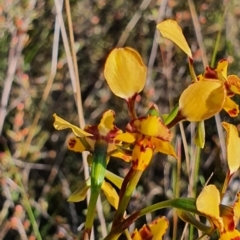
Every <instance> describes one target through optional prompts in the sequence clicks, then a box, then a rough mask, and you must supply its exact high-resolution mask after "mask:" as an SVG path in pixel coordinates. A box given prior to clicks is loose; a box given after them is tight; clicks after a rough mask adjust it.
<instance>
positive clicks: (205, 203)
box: [196, 185, 224, 232]
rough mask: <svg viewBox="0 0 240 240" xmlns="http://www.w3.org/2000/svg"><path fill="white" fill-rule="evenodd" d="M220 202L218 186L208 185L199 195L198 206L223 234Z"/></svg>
mask: <svg viewBox="0 0 240 240" xmlns="http://www.w3.org/2000/svg"><path fill="white" fill-rule="evenodd" d="M220 201H221V200H220V193H219V191H218V189H217V188H216V186H215V185H208V186H206V187H204V188H203V190H202V192H201V193H200V194H199V196H198V198H197V201H196V206H197V210H198V211H199V212H201V213H202V214H204V215H205V216H206V217H207V218H210V219H211V220H212V222H213V223H214V225H215V226H216V227H217V228H218V229H219V231H220V232H223V230H224V225H223V220H222V218H221V217H220V210H219V205H220Z"/></svg>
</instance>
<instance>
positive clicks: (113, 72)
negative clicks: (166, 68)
mask: <svg viewBox="0 0 240 240" xmlns="http://www.w3.org/2000/svg"><path fill="white" fill-rule="evenodd" d="M146 71H147V68H146V66H145V64H144V63H143V60H142V58H141V56H140V55H139V54H138V53H137V52H136V51H135V50H134V49H132V48H116V49H114V50H113V51H112V52H111V53H110V54H109V56H108V58H107V61H106V63H105V68H104V76H105V78H106V80H107V83H108V85H109V87H110V89H111V90H112V92H113V93H114V94H115V95H116V96H118V97H121V98H124V99H126V100H127V99H129V98H131V97H132V96H134V95H135V94H136V93H139V92H141V91H142V90H143V87H144V85H145V82H146Z"/></svg>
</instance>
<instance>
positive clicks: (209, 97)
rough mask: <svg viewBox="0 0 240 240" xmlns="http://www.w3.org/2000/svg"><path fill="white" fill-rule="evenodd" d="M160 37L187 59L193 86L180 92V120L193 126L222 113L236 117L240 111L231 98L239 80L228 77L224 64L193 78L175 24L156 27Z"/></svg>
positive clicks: (238, 91)
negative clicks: (189, 122) (182, 52)
mask: <svg viewBox="0 0 240 240" xmlns="http://www.w3.org/2000/svg"><path fill="white" fill-rule="evenodd" d="M157 28H158V29H159V31H160V33H161V34H162V35H163V36H164V37H166V38H168V39H170V40H171V41H173V42H174V43H175V44H176V45H178V46H179V47H180V48H181V49H182V50H183V51H184V52H185V53H186V54H187V55H188V57H189V66H190V71H191V75H192V77H193V79H192V80H193V83H192V84H190V85H189V86H188V88H187V89H185V90H184V91H183V93H182V94H181V96H180V99H179V114H178V116H177V117H178V118H179V120H184V119H186V120H189V121H193V122H198V121H202V120H205V119H208V118H210V117H212V116H214V115H215V114H217V113H218V112H220V111H221V110H222V109H224V110H226V111H227V112H228V114H229V115H230V116H231V117H235V116H237V115H238V113H239V108H238V105H237V104H236V103H234V102H233V101H232V100H231V99H230V97H232V96H233V95H234V94H240V79H239V78H238V77H237V76H236V75H230V76H227V66H228V63H227V61H226V60H221V61H220V62H219V63H218V65H217V68H216V69H212V68H210V67H207V68H206V71H205V73H204V74H203V75H200V76H199V77H198V78H197V77H196V75H195V72H194V69H193V64H192V53H191V50H190V48H189V46H188V44H187V41H186V39H185V37H184V36H183V33H182V30H181V28H180V27H179V25H178V24H177V22H176V21H173V20H166V21H164V22H161V23H159V24H158V25H157Z"/></svg>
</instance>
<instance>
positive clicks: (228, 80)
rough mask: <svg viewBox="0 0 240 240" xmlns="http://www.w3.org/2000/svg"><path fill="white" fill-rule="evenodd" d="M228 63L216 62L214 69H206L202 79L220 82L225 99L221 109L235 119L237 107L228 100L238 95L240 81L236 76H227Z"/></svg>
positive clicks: (225, 61)
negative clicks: (222, 85) (223, 88)
mask: <svg viewBox="0 0 240 240" xmlns="http://www.w3.org/2000/svg"><path fill="white" fill-rule="evenodd" d="M227 68H228V61H227V60H226V59H222V60H220V61H219V62H218V64H217V67H216V69H213V68H211V67H207V68H206V70H205V72H204V75H203V77H202V79H204V80H208V81H211V80H212V79H218V80H220V81H221V82H222V83H223V84H224V87H225V90H226V97H225V101H224V104H223V109H224V110H225V111H226V112H227V113H228V114H229V115H230V116H231V117H236V116H237V115H238V113H239V106H238V105H237V104H236V103H235V102H234V101H232V100H231V99H230V97H232V96H234V95H235V94H240V79H239V78H238V76H236V75H229V76H228V75H227Z"/></svg>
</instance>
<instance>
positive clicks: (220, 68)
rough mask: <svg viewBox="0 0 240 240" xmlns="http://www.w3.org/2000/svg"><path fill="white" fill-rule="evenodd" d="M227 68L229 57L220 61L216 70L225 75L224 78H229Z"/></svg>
mask: <svg viewBox="0 0 240 240" xmlns="http://www.w3.org/2000/svg"><path fill="white" fill-rule="evenodd" d="M227 69H228V61H227V59H222V60H220V61H219V62H218V64H217V68H216V71H217V73H218V74H220V75H221V76H223V78H224V79H225V80H226V79H227Z"/></svg>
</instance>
